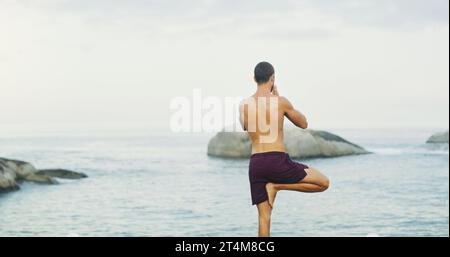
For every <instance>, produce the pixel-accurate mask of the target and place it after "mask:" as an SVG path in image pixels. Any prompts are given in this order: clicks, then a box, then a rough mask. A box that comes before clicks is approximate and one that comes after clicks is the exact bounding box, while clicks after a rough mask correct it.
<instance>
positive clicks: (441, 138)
mask: <svg viewBox="0 0 450 257" xmlns="http://www.w3.org/2000/svg"><path fill="white" fill-rule="evenodd" d="M427 143H429V144H443V143H448V131H447V132H441V133H436V134H434V135H432V136H431V137H430V138H429V139H428V140H427Z"/></svg>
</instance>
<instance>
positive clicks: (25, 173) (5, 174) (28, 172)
mask: <svg viewBox="0 0 450 257" xmlns="http://www.w3.org/2000/svg"><path fill="white" fill-rule="evenodd" d="M54 177H59V178H70V179H77V178H85V177H87V176H86V175H85V174H83V173H78V172H74V171H68V170H60V169H57V170H42V171H39V170H37V169H36V168H35V167H34V166H33V165H31V164H30V163H27V162H23V161H17V160H10V159H5V158H0V192H8V191H11V190H17V189H19V185H18V184H19V183H20V182H21V181H31V182H36V183H41V184H57V183H58V181H57V180H56V179H54Z"/></svg>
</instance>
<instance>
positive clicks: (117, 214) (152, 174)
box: [0, 129, 449, 237]
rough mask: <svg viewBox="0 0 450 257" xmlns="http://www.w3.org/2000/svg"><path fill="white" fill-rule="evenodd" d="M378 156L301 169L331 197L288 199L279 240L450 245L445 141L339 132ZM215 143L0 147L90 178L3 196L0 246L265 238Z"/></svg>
mask: <svg viewBox="0 0 450 257" xmlns="http://www.w3.org/2000/svg"><path fill="white" fill-rule="evenodd" d="M329 131H330V132H332V133H336V134H338V135H340V136H342V137H344V138H346V139H348V140H350V141H352V142H354V143H356V144H359V145H361V146H363V147H365V148H366V149H367V150H369V151H371V152H373V154H369V155H359V156H348V157H340V158H318V159H302V160H297V161H300V162H303V163H306V164H308V165H311V166H313V167H315V168H317V169H319V170H320V171H322V172H323V173H324V174H326V175H327V176H328V177H329V178H330V180H331V186H330V188H329V190H328V191H326V192H324V193H320V194H304V193H299V192H290V191H282V192H280V193H279V194H278V196H277V199H276V203H275V205H276V206H275V209H274V211H273V215H272V236H279V237H284V236H449V150H448V144H444V145H427V144H425V141H426V140H427V138H428V137H429V136H430V135H431V134H432V133H434V132H438V131H440V130H439V129H415V130H414V129H413V130H411V129H340V130H329ZM211 136H212V134H201V133H199V134H174V133H156V132H149V133H136V134H130V133H127V134H120V133H118V134H117V135H105V136H101V135H96V136H87V135H58V136H48V135H46V136H26V137H25V136H16V137H13V136H10V137H0V156H1V157H6V158H12V159H20V160H25V161H28V162H31V163H32V164H34V165H35V166H36V167H37V168H65V169H71V170H74V171H79V172H84V173H86V174H87V175H88V176H89V178H87V179H82V180H59V181H60V184H59V185H53V186H47V185H38V184H34V183H23V184H22V185H21V190H19V191H16V192H11V193H7V194H1V195H0V236H119V237H122V236H256V235H257V210H256V207H254V206H252V205H251V199H250V191H249V190H250V189H249V181H248V160H247V159H238V160H233V159H221V158H215V157H209V156H207V154H206V150H207V143H208V140H209V138H210V137H211Z"/></svg>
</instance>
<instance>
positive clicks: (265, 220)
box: [257, 201, 272, 237]
mask: <svg viewBox="0 0 450 257" xmlns="http://www.w3.org/2000/svg"><path fill="white" fill-rule="evenodd" d="M257 207H258V220H259V227H258V228H259V229H258V236H260V237H269V236H270V215H271V213H272V208H271V207H270V205H269V202H268V201H265V202H262V203H260V204H258V205H257Z"/></svg>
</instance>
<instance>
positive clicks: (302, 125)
mask: <svg viewBox="0 0 450 257" xmlns="http://www.w3.org/2000/svg"><path fill="white" fill-rule="evenodd" d="M298 127H299V128H302V129H307V128H308V121H307V120H306V119H305V120H304V121H302V122H300V124H299V125H298Z"/></svg>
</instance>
